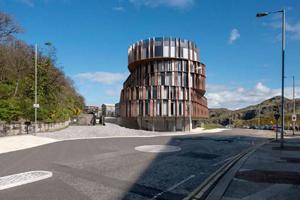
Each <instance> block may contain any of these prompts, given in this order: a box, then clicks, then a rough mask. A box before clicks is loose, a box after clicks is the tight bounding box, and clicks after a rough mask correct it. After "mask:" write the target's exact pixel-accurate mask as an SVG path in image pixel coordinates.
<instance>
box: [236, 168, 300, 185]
mask: <svg viewBox="0 0 300 200" xmlns="http://www.w3.org/2000/svg"><path fill="white" fill-rule="evenodd" d="M235 177H236V178H239V179H244V180H248V181H252V182H258V183H259V182H261V183H278V184H293V185H300V173H299V172H291V171H267V170H247V171H239V172H237V173H236V175H235Z"/></svg>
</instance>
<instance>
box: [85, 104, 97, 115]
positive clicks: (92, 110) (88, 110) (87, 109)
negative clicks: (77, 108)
mask: <svg viewBox="0 0 300 200" xmlns="http://www.w3.org/2000/svg"><path fill="white" fill-rule="evenodd" d="M99 110H101V108H99V106H84V109H83V112H84V113H87V114H92V113H98V112H99Z"/></svg>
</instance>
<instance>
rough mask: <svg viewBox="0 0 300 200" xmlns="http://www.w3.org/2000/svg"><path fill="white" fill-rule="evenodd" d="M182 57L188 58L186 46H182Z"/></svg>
mask: <svg viewBox="0 0 300 200" xmlns="http://www.w3.org/2000/svg"><path fill="white" fill-rule="evenodd" d="M183 58H185V59H188V58H189V52H188V49H187V48H183Z"/></svg>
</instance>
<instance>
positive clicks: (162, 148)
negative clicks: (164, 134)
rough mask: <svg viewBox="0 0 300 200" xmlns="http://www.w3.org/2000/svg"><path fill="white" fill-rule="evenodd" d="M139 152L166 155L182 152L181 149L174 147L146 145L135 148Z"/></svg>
mask: <svg viewBox="0 0 300 200" xmlns="http://www.w3.org/2000/svg"><path fill="white" fill-rule="evenodd" d="M134 149H135V150H137V151H142V152H149V153H166V152H176V151H180V150H181V148H180V147H177V146H172V145H144V146H138V147H135V148H134Z"/></svg>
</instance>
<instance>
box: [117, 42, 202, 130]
mask: <svg viewBox="0 0 300 200" xmlns="http://www.w3.org/2000/svg"><path fill="white" fill-rule="evenodd" d="M128 69H129V71H130V75H129V76H128V78H127V80H126V81H125V82H124V84H123V89H122V91H121V97H120V123H121V125H124V126H127V127H131V128H141V129H147V130H157V131H188V130H189V129H190V127H191V126H190V123H191V122H193V124H195V123H196V122H197V121H199V120H201V119H204V118H207V117H208V108H207V100H206V98H205V97H204V94H205V65H204V64H203V63H201V62H200V59H199V49H198V48H197V46H196V44H195V43H193V42H191V41H188V40H183V39H180V38H170V37H158V38H149V39H146V40H143V41H139V42H137V43H135V44H133V45H131V46H130V47H129V49H128ZM190 105H191V106H190ZM190 108H191V109H190Z"/></svg>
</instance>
